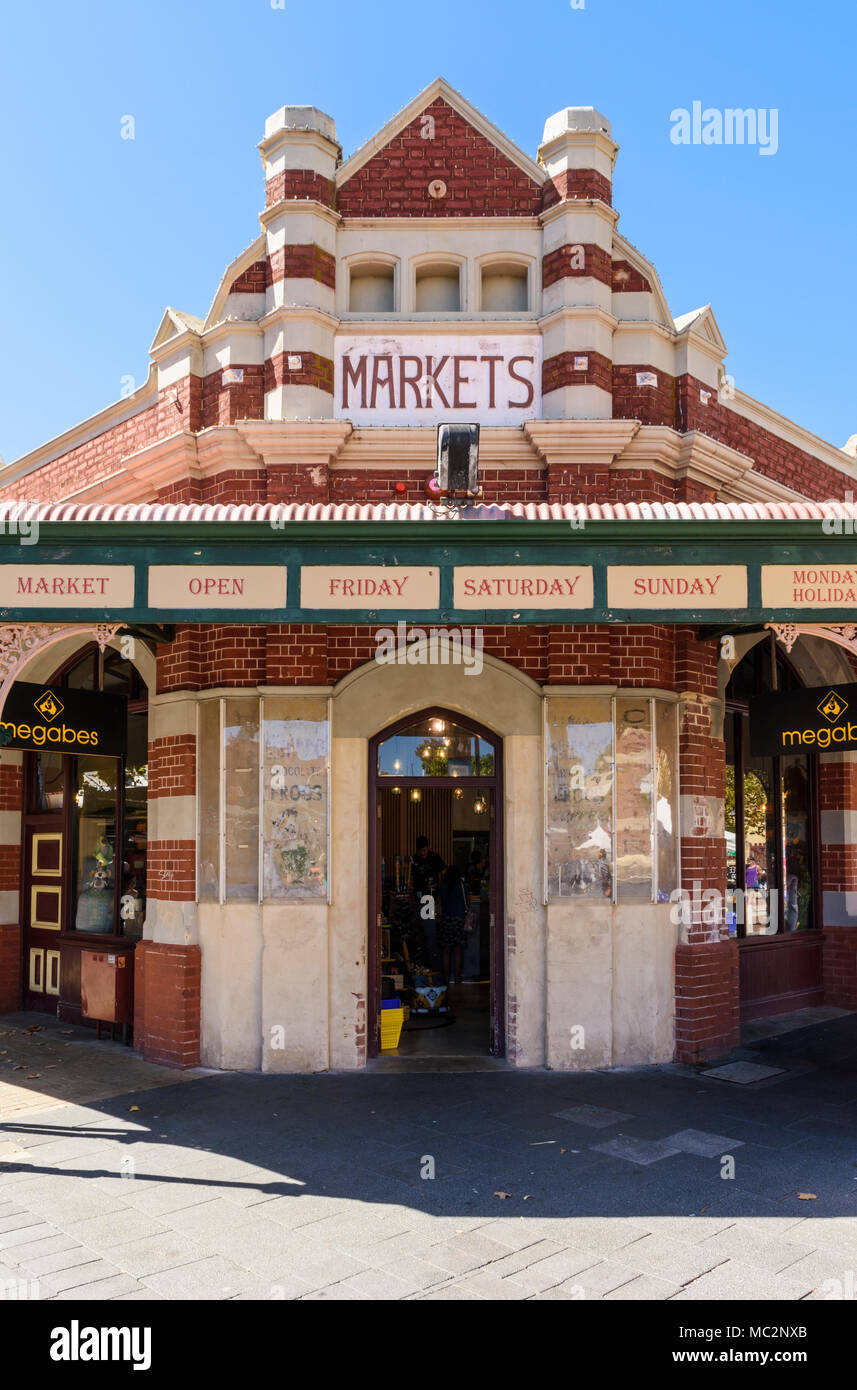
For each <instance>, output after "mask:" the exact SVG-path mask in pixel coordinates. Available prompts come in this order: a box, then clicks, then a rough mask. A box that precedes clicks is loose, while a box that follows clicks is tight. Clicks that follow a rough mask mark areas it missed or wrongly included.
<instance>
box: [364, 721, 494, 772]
mask: <svg viewBox="0 0 857 1390" xmlns="http://www.w3.org/2000/svg"><path fill="white" fill-rule="evenodd" d="M378 772H379V774H380V776H382V777H493V775H494V750H493V748H492V746H491V744H490V743H488V742H486V740H485V739H483V738H480V737H479V735H478V734H475V733H473V732H472V731H471V730H470V729H466V728H463V727H462V726H461V725H459V724H452V723H450V722H449V721H448V720H446V719H441V718H435V717H432V718H431V719H424V720H422V721H421V722H420V723H419V724H415V725H414V726H413V727H412V728H410V729H404V730H403V731H402V732H401V733H400V734H395V735H394V736H393V737H392V738H388V739H386V740H385V741H384V742H383V743H382V744H380V745H379V748H378Z"/></svg>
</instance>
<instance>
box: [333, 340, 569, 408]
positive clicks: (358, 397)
mask: <svg viewBox="0 0 857 1390" xmlns="http://www.w3.org/2000/svg"><path fill="white" fill-rule="evenodd" d="M334 376H335V386H334V414H335V416H336V418H337V419H338V420H350V421H351V422H352V423H353V424H355V425H433V424H437V423H439V422H441V421H445V420H462V421H468V422H469V421H474V422H479V423H480V424H484V425H495V426H501V427H506V426H517V425H520V424H521V422H522V420H533V419H540V418H541V413H542V409H541V396H542V389H541V384H542V340H541V336H540V335H538V334H527V335H521V334H515V335H513V336H509V335H507V334H497V335H496V336H490V337H489V336H487V335H486V336H483V335H481V334H480V335H475V336H469V337H463V336H461V335H459V334H445V335H441V336H436V335H431V336H420V337H419V338H414V337H406V336H402V337H400V338H395V337H379V336H369V335H356V336H354V337H350V336H348V335H346V334H340V335H339V336H338V337H337V339H336V342H335V345H334Z"/></svg>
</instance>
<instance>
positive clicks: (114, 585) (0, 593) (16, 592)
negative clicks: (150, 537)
mask: <svg viewBox="0 0 857 1390" xmlns="http://www.w3.org/2000/svg"><path fill="white" fill-rule="evenodd" d="M133 607H134V566H133V565H97V564H91V565H40V564H34V565H2V566H0V608H133Z"/></svg>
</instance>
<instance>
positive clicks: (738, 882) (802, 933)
mask: <svg viewBox="0 0 857 1390" xmlns="http://www.w3.org/2000/svg"><path fill="white" fill-rule="evenodd" d="M749 656H752V657H753V670H754V682H755V695H756V696H758V695H763V694H767V693H770V692H771V690H772V688H773V687H772V685H770V684H768V685H766V684H765V681H764V674H763V673H764V664H768V666H769V669H770V661H771V659H772V657H771V648H770V647H769V646H768V643H767V642H765V641H764V640H763V641H761V642H757V643H756V644H755V645H754V646H752V647H751V648H750V649H749V651H747V652H745V654H744V656H743V657H742V658H741V661H740V662H738V663H737V664H736V666H735V668H734V669H733V671H732V672H731V674H730V677H729V681H728V683H727V686H726V695H725V700H724V711H725V717H726V718H727V719H728V718H729V717H730V715H731V716H735V718H734V724H733V749H734V755H735V762H734V764H733V766H734V787H735V886H736V888H739V887H742V888H744V889H745V890H746V884H745V872H746V867H747V866H746V845H745V835H744V775H745V757H744V754H745V749H746V751H749V749H748V748H747V746H746V745H745V734H746V735H747V736H748V738H749V726H748V724H747V716H749V713H750V704H751V699H752V696H751V697H750V699H743V698H736V697H735V696H732V695H730V693H729V691H730V687H731V686H732V683H733V678H734V676H735V673H736V671H737V670H738V667H739V666H740V665H741V664H742V663H743V662H744V661H746V659H747V657H749ZM776 663H777V689H778V690H785V691H788V690H803V689H805V688H806V687H805V684H804V681H803V679H802V677H801V675H800V672H799V671H798V670H797V668H796V667H795V666H794V665H793V664H792V662H791V661H789V659H788V657H787V656H786V654H785V653H784V652H783V651H781V650H779V649H777V650H776ZM724 734H725V731H724ZM725 744H726V739H725V737H724V745H725ZM804 756H805V757H806V761H807V770H808V795H807V807H808V817H807V819H808V826H809V838H810V846H809V864H810V872H811V874H812V886H811V893H810V902H811V905H812V925H811V926H810V927H804V928H801V929H800V930H799V931H795V932H787V931H786V930H785V911H786V904H787V897H786V887H787V884H786V885H784V884H783V883H782V882H781V878H782V875H783V872H784V869H783V851H784V832H785V825H784V815H783V800H782V797H783V772H782V764H783V760H782V758H780V757H777V756H772V757H771V759H770V761H771V763H772V777H771V783H772V786H771V792H772V797H773V804H774V807H775V808H776V815H775V818H774V855H775V860H774V862H775V865H776V879H777V881H776V883H775V884H774V885H773V888H774V890H775V891H776V892H777V893H778V894H779V899H778V910H777V930H776V932H753V933H750V934H749V935H748V933H747V914H746V911H745V912H744V914H743V916H744V920H743V922H737V921H736V923H735V936H736V939H737V940H738V942H739V943H743V942H753V943H755V944H756V945H759V944H762V943H764V942H765V941H772V942H773V941H778V940H781V939H782V938H784V937H796V938H801V939H808V938H809V937H811V936H812V935H813V934H820V932H821V931H822V927H823V897H822V884H821V813H820V795H819V774H818V754H817V753H806V754H805V755H804ZM727 766H729V764H727ZM724 834H725V821H724ZM769 886H770V885H769ZM726 895H728V888H727V890H726ZM726 895H724V898H725V897H726Z"/></svg>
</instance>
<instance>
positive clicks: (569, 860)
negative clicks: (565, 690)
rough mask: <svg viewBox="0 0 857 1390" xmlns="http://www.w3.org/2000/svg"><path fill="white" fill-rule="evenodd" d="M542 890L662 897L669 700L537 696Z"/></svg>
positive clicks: (668, 820)
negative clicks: (541, 746) (542, 774)
mask: <svg viewBox="0 0 857 1390" xmlns="http://www.w3.org/2000/svg"><path fill="white" fill-rule="evenodd" d="M546 719H547V724H546V740H545V751H546V757H547V768H546V773H547V777H546V782H547V788H546V790H547V827H546V833H547V897H548V901H557V900H560V899H563V898H580V897H584V898H589V899H591V900H594V901H597V900H598V899H599V898H600V899H602V900H603V899H605V898H606V899H607V900H608V901H610V902H619V903H631V902H666V901H668V899H669V895H670V893H671V892H672V891H673V889H674V888H675V887H676V883H677V879H678V839H677V833H676V826H677V815H678V786H677V722H676V720H677V715H676V706H675V703H674V702H669V703H668V702H666V701H661V700H655V699H652V698H650V697H643V698H641V697H638V696H633V695H623V696H620V697H615V698H608V697H593V696H585V695H582V696H569V697H562V698H560V697H558V698H556V699H550V700H548V702H547V716H546Z"/></svg>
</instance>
